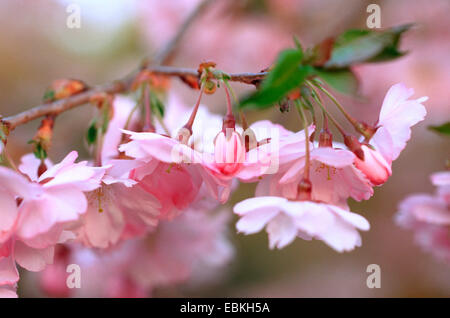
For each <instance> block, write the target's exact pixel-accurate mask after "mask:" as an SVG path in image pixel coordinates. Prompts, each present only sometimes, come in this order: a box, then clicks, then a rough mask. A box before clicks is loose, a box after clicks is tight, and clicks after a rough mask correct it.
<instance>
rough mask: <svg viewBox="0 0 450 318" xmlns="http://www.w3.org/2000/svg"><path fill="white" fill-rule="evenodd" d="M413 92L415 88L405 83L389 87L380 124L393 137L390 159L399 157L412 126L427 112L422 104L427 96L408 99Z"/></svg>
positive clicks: (382, 108) (409, 135)
mask: <svg viewBox="0 0 450 318" xmlns="http://www.w3.org/2000/svg"><path fill="white" fill-rule="evenodd" d="M413 93H414V90H413V89H408V88H407V87H406V86H405V85H404V84H402V83H400V84H396V85H394V86H392V87H391V88H390V89H389V91H388V92H387V94H386V97H385V99H384V101H383V106H382V107H381V111H380V118H379V121H378V124H379V125H381V126H383V127H384V128H385V129H386V130H387V131H388V132H389V134H390V135H391V137H392V142H393V149H392V157H391V158H390V160H395V159H397V157H398V156H399V154H400V152H401V151H402V150H403V148H405V146H406V142H407V141H408V140H409V139H410V137H411V126H413V125H415V124H417V123H418V122H419V121H422V120H423V119H424V118H425V115H426V113H427V112H426V109H425V107H424V106H423V105H422V104H421V103H422V102H424V101H426V100H427V98H426V97H425V98H420V99H418V100H407V99H408V98H409V97H410V96H411V95H412V94H413Z"/></svg>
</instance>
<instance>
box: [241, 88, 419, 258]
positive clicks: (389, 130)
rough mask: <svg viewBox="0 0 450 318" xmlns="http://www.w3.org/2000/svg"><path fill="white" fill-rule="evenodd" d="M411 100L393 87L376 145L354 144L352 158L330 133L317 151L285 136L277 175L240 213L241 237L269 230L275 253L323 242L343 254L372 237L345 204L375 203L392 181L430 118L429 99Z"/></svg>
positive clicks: (260, 185) (266, 179)
mask: <svg viewBox="0 0 450 318" xmlns="http://www.w3.org/2000/svg"><path fill="white" fill-rule="evenodd" d="M412 94H413V90H412V89H408V88H406V87H405V86H404V85H403V84H397V85H394V86H393V87H391V88H390V90H389V91H388V93H387V95H386V97H385V99H384V102H383V105H382V107H381V111H380V117H379V120H378V122H377V123H376V125H375V126H374V128H375V129H372V131H373V130H376V132H375V133H373V135H372V136H371V138H370V140H365V141H363V142H362V143H359V142H356V141H353V143H352V144H350V148H351V149H352V150H353V151H354V152H352V151H350V150H346V149H343V148H344V147H345V146H344V145H342V144H339V143H333V142H332V140H331V139H332V138H331V135H330V133H329V132H328V131H327V129H325V130H324V131H322V132H321V135H320V138H319V139H320V141H319V143H318V144H315V143H312V142H310V139H311V138H308V140H307V141H306V139H305V137H304V136H305V134H304V133H303V132H299V133H290V132H286V131H285V132H284V133H283V134H280V135H281V137H280V147H279V162H280V167H279V169H278V172H277V173H275V174H272V175H267V176H264V177H263V178H262V180H261V181H260V182H259V183H258V186H257V189H256V197H255V198H250V199H247V200H244V201H243V202H240V203H239V204H237V205H236V206H235V208H234V212H235V213H237V214H238V215H240V216H241V219H240V220H239V222H238V223H237V229H238V230H239V231H240V232H243V233H245V234H251V233H256V232H258V231H260V230H262V229H263V228H264V227H266V231H267V233H268V235H269V241H270V246H271V247H278V248H282V247H284V246H286V245H288V244H289V243H291V242H292V241H293V240H294V239H295V238H296V237H300V238H303V239H307V240H310V239H312V238H315V239H319V240H322V241H324V242H325V243H326V244H327V245H329V246H330V247H332V248H333V249H335V250H336V251H338V252H342V251H349V250H352V249H353V248H354V247H355V246H360V245H361V237H360V235H359V233H358V231H357V230H362V231H367V230H368V229H369V223H368V222H367V220H366V219H364V218H363V217H362V216H360V215H358V214H355V213H353V212H350V211H349V208H348V205H347V199H349V198H352V199H354V200H357V201H361V200H367V199H369V198H370V197H371V196H372V195H373V186H378V185H381V184H383V183H384V182H386V180H387V179H388V177H389V176H390V175H391V173H392V172H391V164H392V161H393V160H395V159H396V158H397V157H398V155H399V154H400V152H401V151H402V150H403V148H404V147H405V145H406V142H407V141H408V140H409V138H410V135H411V129H410V127H411V126H413V125H415V124H416V123H417V122H419V121H421V120H423V118H424V116H425V114H426V111H425V108H424V106H423V105H422V104H421V102H423V101H424V100H425V99H426V98H421V99H417V100H409V98H410V97H411V95H412ZM313 129H314V127H313V126H310V127H309V131H310V132H312V130H313ZM308 136H310V134H308ZM346 139H347V138H346ZM306 143H309V147H305V145H306ZM355 144H356V147H355ZM308 148H310V149H311V150H310V151H307V152H305V149H308ZM308 152H309V155H308ZM361 152H363V155H361Z"/></svg>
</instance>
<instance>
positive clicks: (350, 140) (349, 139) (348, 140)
mask: <svg viewBox="0 0 450 318" xmlns="http://www.w3.org/2000/svg"><path fill="white" fill-rule="evenodd" d="M344 144H345V145H346V146H347V147H348V149H349V150H350V151H351V152H353V153H354V154H355V155H356V156H357V157H358V158H359V159H361V160H364V151H363V150H362V148H361V143H360V142H359V141H358V139H356V137H355V136H349V135H345V136H344Z"/></svg>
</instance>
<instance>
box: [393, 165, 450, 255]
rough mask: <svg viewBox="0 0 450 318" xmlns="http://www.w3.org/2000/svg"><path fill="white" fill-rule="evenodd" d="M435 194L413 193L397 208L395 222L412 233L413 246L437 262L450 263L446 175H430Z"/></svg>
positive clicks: (449, 178) (449, 194) (449, 187)
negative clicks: (421, 249) (435, 258)
mask: <svg viewBox="0 0 450 318" xmlns="http://www.w3.org/2000/svg"><path fill="white" fill-rule="evenodd" d="M431 181H432V183H433V185H435V186H436V187H437V190H436V194H435V195H429V194H414V195H410V196H408V197H407V198H406V199H404V200H403V201H402V202H401V203H400V205H399V212H398V213H397V215H396V221H397V223H398V224H399V225H400V226H402V227H404V228H407V229H412V230H413V231H414V235H415V239H416V241H417V243H418V244H419V245H420V246H421V247H423V249H425V250H427V251H430V252H431V253H432V254H434V255H435V256H436V257H437V258H438V259H441V260H443V261H445V262H450V235H449V234H450V233H449V229H450V172H448V171H442V172H437V173H434V174H433V175H432V176H431Z"/></svg>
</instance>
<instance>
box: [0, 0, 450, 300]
mask: <svg viewBox="0 0 450 318" xmlns="http://www.w3.org/2000/svg"><path fill="white" fill-rule="evenodd" d="M198 2H199V1H197V0H169V1H163V0H140V1H137V0H93V1H92V0H91V1H89V0H85V1H69V0H67V1H63V0H60V1H58V0H53V1H51V0H35V1H29V0H3V1H1V2H0V29H1V30H2V32H1V33H0V70H1V71H0V101H1V103H0V114H1V115H3V116H8V115H12V114H15V113H18V112H20V111H23V110H25V109H28V108H30V107H32V106H34V105H37V104H40V102H41V100H42V96H43V93H44V91H45V89H46V87H47V86H48V85H49V83H51V82H52V81H53V80H54V79H57V78H76V79H82V80H84V81H86V82H87V83H88V84H90V85H95V84H101V83H104V82H107V81H111V80H113V79H115V78H120V77H123V76H124V75H126V74H128V73H129V72H130V71H131V70H133V69H135V68H136V67H137V66H138V65H139V63H140V61H141V60H142V58H143V57H145V56H151V55H152V54H154V53H155V52H157V51H158V49H160V48H161V47H162V46H164V44H165V43H166V41H167V40H168V39H170V36H171V35H173V34H174V32H176V30H177V27H178V26H179V25H180V24H181V23H182V21H183V19H184V18H185V17H186V16H187V15H188V14H189V11H190V10H192V9H193V8H194V7H195V6H196V4H197V3H198ZM71 3H77V4H79V5H80V7H81V28H79V29H77V28H75V29H70V28H68V27H67V26H66V19H67V16H68V15H69V13H67V12H66V8H67V6H68V5H69V4H71ZM370 3H377V4H379V5H380V7H381V25H382V27H383V28H386V27H390V26H394V25H399V24H402V23H408V22H415V23H416V27H415V28H414V29H413V30H411V31H409V32H407V34H406V35H405V37H404V41H403V42H402V44H401V49H402V50H406V51H409V54H408V55H406V56H405V57H403V58H401V59H398V60H396V61H394V62H389V63H381V64H372V65H359V66H357V67H356V68H355V71H356V73H357V74H358V77H359V79H360V84H361V91H360V93H361V95H362V96H363V97H362V98H359V99H354V98H351V97H346V96H342V95H339V94H337V93H336V95H337V96H338V97H339V99H340V101H341V102H342V103H343V104H345V106H346V107H347V109H348V110H349V111H350V112H351V113H352V114H353V115H354V116H355V117H357V118H358V119H363V120H365V121H367V122H370V123H374V122H375V121H376V119H377V117H378V111H379V109H380V107H381V103H382V100H383V97H384V94H385V93H386V91H387V90H388V88H389V87H390V86H391V85H392V84H395V83H397V82H400V81H401V82H404V83H405V84H406V85H407V86H409V87H413V88H414V89H415V90H416V95H415V97H420V96H424V95H426V96H429V101H427V102H426V103H425V105H426V107H427V110H428V116H427V118H426V120H425V121H424V122H421V123H420V124H419V125H417V126H416V127H414V129H413V133H412V140H411V141H410V142H409V143H408V145H407V147H406V149H405V150H404V151H403V153H402V154H401V156H400V158H399V159H398V160H396V161H395V162H394V164H393V175H392V177H391V178H390V179H389V181H388V182H387V183H386V184H385V185H384V186H383V187H381V188H377V189H376V190H375V195H374V196H373V198H372V199H371V200H369V201H367V202H363V203H356V202H350V206H351V208H352V211H355V212H359V213H361V214H363V215H364V216H365V217H366V218H367V219H368V220H369V222H370V224H371V230H370V231H369V232H364V233H362V238H363V246H362V247H360V248H357V249H356V250H354V251H353V252H350V253H345V254H338V253H336V252H334V251H333V250H332V249H330V248H329V247H327V246H326V245H325V244H323V243H322V242H320V241H312V242H308V241H303V240H300V239H297V240H295V242H294V243H293V244H291V245H289V246H288V247H286V248H284V249H283V250H273V251H272V250H269V248H268V241H267V234H266V233H265V232H261V233H259V234H256V235H251V236H243V235H239V234H237V233H236V231H235V228H234V224H235V221H236V220H235V219H233V222H232V223H231V224H230V231H229V232H230V237H231V240H232V242H233V244H234V246H235V248H236V257H235V259H234V261H233V262H232V263H231V264H230V266H229V267H228V268H227V269H226V271H227V275H224V277H223V279H221V280H220V281H217V282H214V283H213V284H208V285H205V286H204V287H201V288H198V287H196V288H193V287H192V286H190V285H189V284H186V285H182V286H176V287H173V288H172V287H171V288H161V289H158V290H157V291H156V292H155V293H154V296H157V297H165V296H175V297H176V296H185V297H190V296H208V297H209V296H218V297H222V296H225V297H416V296H424V297H449V296H450V266H449V265H448V264H444V263H441V262H440V261H438V260H435V259H433V257H432V256H431V255H430V254H427V253H425V252H424V251H421V250H420V248H419V247H418V246H417V245H415V244H414V241H413V235H412V233H411V232H408V231H406V230H403V229H400V228H399V227H398V226H396V225H395V223H394V220H393V216H394V214H395V212H396V211H397V204H398V202H399V201H400V200H401V199H403V198H404V197H405V196H406V195H408V194H411V193H414V192H429V193H431V192H432V191H433V187H432V185H431V183H430V181H429V175H430V174H431V173H433V172H436V171H440V170H444V168H445V160H446V159H447V158H449V155H450V147H449V142H448V139H447V140H446V139H445V138H444V137H442V136H439V135H437V134H435V133H433V132H430V131H429V130H427V126H428V125H438V124H442V123H443V122H445V121H447V120H448V119H449V118H450V104H449V103H450V102H449V101H450V93H449V92H450V90H449V83H450V59H449V56H450V19H449V18H448V17H449V16H450V1H448V0H433V1H429V0H415V1H408V0H384V1H373V0H371V1H361V0H345V1H344V0H341V1H336V0H328V1H326V0H233V1H229V0H226V1H224V0H216V1H215V3H214V4H213V5H212V6H211V7H210V8H209V10H208V11H207V12H206V13H205V14H204V15H203V16H202V17H201V18H200V19H198V21H196V22H195V23H194V25H193V26H192V27H191V28H190V29H189V30H188V32H187V34H186V37H185V38H184V39H183V41H182V43H181V46H180V48H179V49H178V51H177V55H176V58H175V59H174V61H173V63H172V64H173V65H176V66H183V67H192V68H196V67H197V66H198V64H199V63H200V62H202V61H207V60H212V61H215V62H216V63H217V68H219V69H222V70H224V71H226V72H247V71H248V72H257V71H260V70H262V69H264V68H266V67H267V66H269V65H270V64H271V63H272V62H273V60H274V58H275V57H276V55H277V53H278V52H279V51H280V50H282V49H283V48H286V47H291V46H293V44H292V35H294V34H295V35H296V36H297V37H298V38H299V40H300V41H301V43H302V44H303V46H304V47H308V46H311V45H313V44H315V43H318V42H320V41H321V40H323V39H325V38H327V37H329V36H334V35H337V34H339V33H340V32H342V31H344V30H346V29H349V28H367V27H366V19H367V17H368V15H369V13H367V12H366V8H367V6H368V5H369V4H370ZM233 88H234V89H235V90H236V91H237V92H238V93H239V94H243V93H245V92H247V91H248V90H251V89H253V88H252V87H248V86H246V85H241V84H233ZM172 89H173V90H176V91H177V92H178V94H179V95H181V96H182V97H183V99H184V101H185V102H186V104H187V105H193V103H194V101H195V99H196V97H197V92H195V91H192V90H191V89H189V88H188V87H186V86H185V85H183V84H182V83H180V82H178V81H177V80H174V81H173V82H172ZM203 103H204V104H206V105H208V106H209V107H210V109H211V110H212V111H215V112H217V113H225V98H224V95H223V92H222V91H221V90H218V92H217V93H216V94H214V95H208V96H206V97H205V99H204V100H203ZM330 108H331V109H334V108H333V107H330ZM92 113H93V110H92V109H91V108H90V107H89V106H84V107H79V108H76V109H74V110H72V111H69V112H66V113H64V114H62V115H61V116H60V117H58V120H57V122H56V126H55V137H54V141H53V147H52V149H51V151H50V157H51V158H53V159H54V160H55V161H58V160H60V159H62V157H63V156H64V154H66V153H67V152H68V151H70V150H72V149H76V150H77V151H78V152H79V153H80V154H81V156H82V157H84V158H86V157H87V156H88V153H87V150H86V147H85V142H84V134H85V131H86V129H87V128H88V122H89V120H90V116H91V115H92ZM336 116H340V115H339V114H338V113H336ZM264 118H267V119H270V120H272V121H274V122H278V123H281V124H283V125H285V126H286V127H287V128H289V129H291V130H296V129H299V128H300V122H299V121H298V118H297V116H291V115H289V113H287V115H286V114H281V113H280V112H279V111H278V110H277V109H276V108H273V109H271V110H267V111H263V112H258V113H256V112H249V113H248V119H249V121H250V122H253V121H255V120H259V119H264ZM340 118H341V117H340ZM341 122H342V123H344V122H345V121H344V120H341ZM38 125H39V121H34V122H31V123H29V124H27V125H24V126H20V127H18V128H17V129H16V130H15V131H14V132H13V133H12V134H11V137H10V139H9V144H8V149H9V151H10V153H11V154H12V156H13V158H14V159H15V160H19V159H20V157H21V156H22V155H23V154H25V153H28V152H30V150H31V146H30V145H27V143H26V142H27V141H28V140H30V139H31V138H32V136H33V135H34V132H35V130H36V128H37V127H38ZM253 191H254V185H241V186H240V187H239V188H238V190H237V191H235V193H234V195H233V197H232V200H231V202H229V203H228V205H227V206H228V207H229V210H230V213H231V207H232V205H233V204H234V203H236V202H238V201H239V200H242V199H243V198H246V197H248V196H250V195H252V193H253ZM369 264H378V265H380V267H381V288H380V289H369V288H367V287H366V278H367V275H368V274H367V273H366V268H367V266H368V265H369ZM222 276H223V275H222ZM33 282H34V277H33V274H27V275H26V276H24V277H23V278H22V279H21V281H20V289H19V291H20V293H21V296H25V297H33V296H41V295H42V294H40V293H39V291H38V290H37V289H36V287H35V284H34V283H33Z"/></svg>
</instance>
